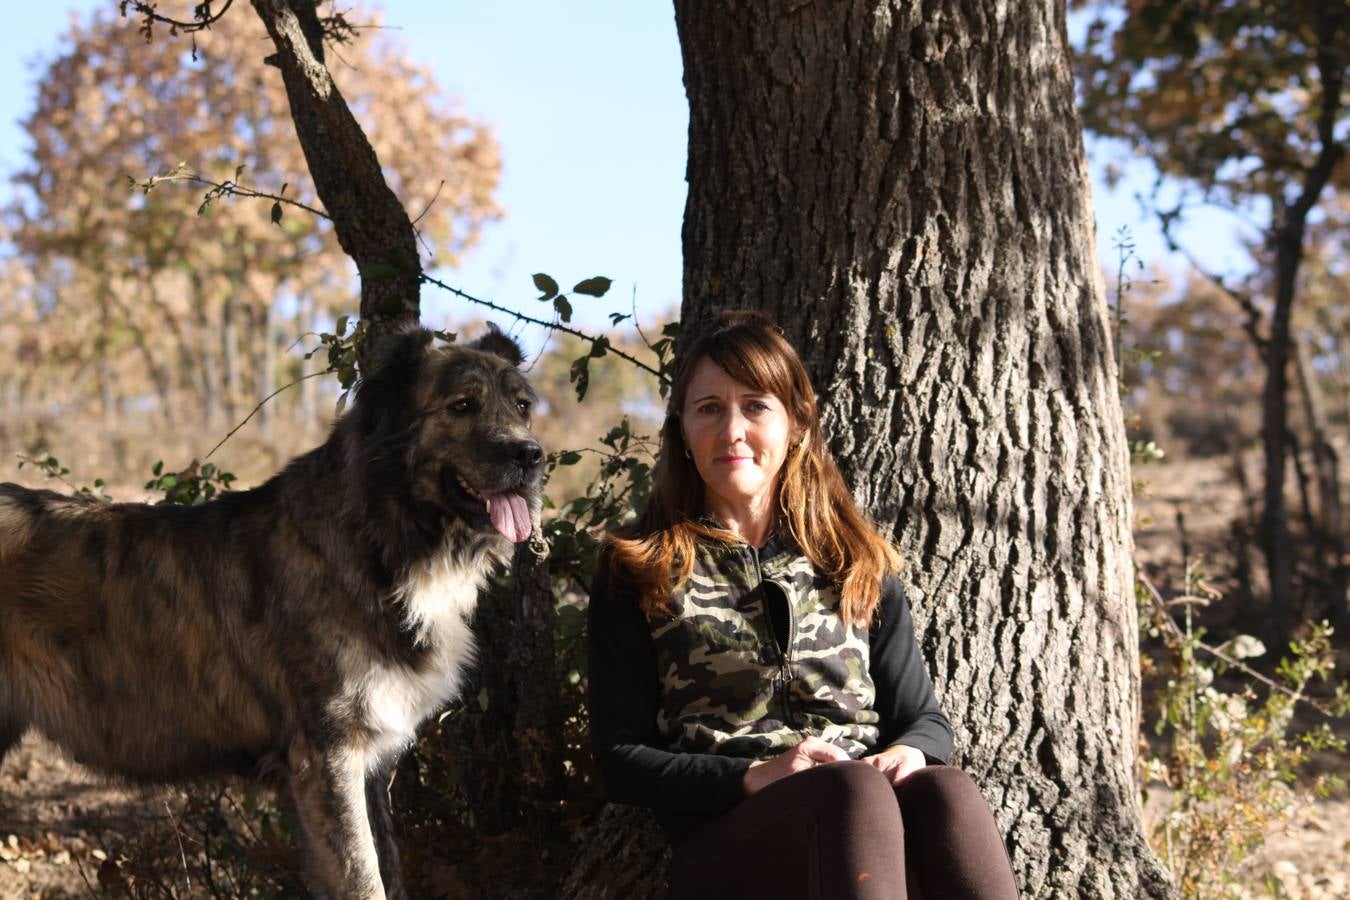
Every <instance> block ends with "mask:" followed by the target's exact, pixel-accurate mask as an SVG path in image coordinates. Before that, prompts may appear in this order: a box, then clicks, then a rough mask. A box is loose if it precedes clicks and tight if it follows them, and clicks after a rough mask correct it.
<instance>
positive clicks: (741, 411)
mask: <svg viewBox="0 0 1350 900" xmlns="http://www.w3.org/2000/svg"><path fill="white" fill-rule="evenodd" d="M680 428H681V431H682V432H683V434H684V442H685V445H686V446H687V447H688V448H689V453H690V455H691V456H693V460H694V466H695V467H696V468H697V469H698V474H699V475H700V476H701V477H702V478H703V483H704V485H706V487H707V496H706V502H707V507H708V512H710V513H712V514H713V515H714V516H716V517H718V518H719V519H721V520H722V521H723V522H724V523H729V522H733V521H734V522H737V523H742V524H743V523H745V522H746V521H747V520H755V519H758V518H759V517H760V516H766V515H767V516H772V513H773V509H774V501H775V500H776V499H777V490H778V473H779V471H780V470H781V469H782V468H783V462H784V461H785V460H786V459H787V454H788V446H789V444H790V442H791V441H792V440H793V438H794V434H793V432H794V431H795V430H796V429H795V428H794V427H793V424H792V417H791V416H790V415H789V414H788V411H787V409H786V408H785V407H784V406H783V401H781V400H780V399H778V397H776V396H775V395H773V394H766V393H762V392H760V391H757V390H754V389H753V388H750V387H747V386H746V385H744V384H742V383H741V382H739V381H737V380H736V379H734V378H732V377H731V376H730V375H728V374H727V373H726V371H725V370H724V369H722V367H721V366H719V365H717V364H716V363H715V362H713V361H712V360H711V359H708V358H707V357H704V358H703V359H701V360H699V361H698V363H697V364H695V366H694V371H693V374H692V376H691V378H690V380H689V389H688V391H687V392H686V394H685V401H684V406H683V408H682V409H681V410H680Z"/></svg>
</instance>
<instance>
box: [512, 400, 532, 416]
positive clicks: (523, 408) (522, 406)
mask: <svg viewBox="0 0 1350 900" xmlns="http://www.w3.org/2000/svg"><path fill="white" fill-rule="evenodd" d="M531 406H532V404H531V403H530V401H528V400H523V399H522V400H517V401H516V409H518V410H520V414H521V415H522V416H528V415H529V414H530V408H531Z"/></svg>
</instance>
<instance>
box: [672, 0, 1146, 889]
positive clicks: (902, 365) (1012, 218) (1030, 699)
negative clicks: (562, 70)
mask: <svg viewBox="0 0 1350 900" xmlns="http://www.w3.org/2000/svg"><path fill="white" fill-rule="evenodd" d="M675 9H676V19H677V22H678V26H679V30H680V40H681V44H682V47H683V52H684V63H685V86H686V89H687V91H688V95H689V105H690V124H689V169H688V180H689V200H688V205H687V207H686V211H685V221H684V259H685V268H684V290H685V299H684V305H683V308H682V316H681V318H682V319H683V321H684V322H685V323H686V327H689V326H691V325H692V324H694V323H696V322H697V321H698V320H699V319H700V318H702V317H703V316H704V315H706V314H707V313H709V312H710V311H712V310H714V309H716V308H719V307H724V306H739V307H752V308H756V309H760V310H764V311H766V312H769V313H770V314H772V315H774V316H775V317H776V318H777V320H778V321H779V322H780V323H781V325H782V327H783V329H784V331H785V332H786V334H787V336H788V337H789V339H790V340H792V342H793V343H794V344H795V345H796V346H797V347H798V348H800V349H801V350H802V352H803V356H804V358H805V360H806V361H807V364H808V367H809V368H810V370H811V372H812V375H813V377H814V378H815V382H816V386H817V389H818V391H819V393H820V397H821V400H822V403H823V407H824V411H825V412H824V415H825V420H826V424H827V428H828V431H829V433H830V434H832V435H833V436H834V437H833V447H834V450H835V452H836V454H837V455H838V458H839V460H840V463H841V465H842V467H843V469H844V471H845V474H846V477H847V478H848V479H849V481H850V483H851V484H853V485H854V486H855V493H856V496H857V497H858V499H859V500H860V501H861V502H862V504H863V505H864V506H865V508H866V509H867V510H868V511H869V512H870V514H871V515H872V516H873V517H874V519H875V520H876V521H877V522H879V523H881V525H882V526H883V527H884V528H886V529H887V530H892V531H893V533H894V535H895V537H896V539H897V541H898V542H899V544H900V546H901V548H902V550H903V552H904V554H905V556H906V557H907V559H908V560H909V562H910V568H909V570H908V578H909V580H910V581H911V584H912V586H913V588H914V591H913V593H912V595H911V596H912V597H913V602H914V606H915V616H916V621H917V623H918V624H919V626H920V627H921V629H922V630H921V635H922V643H923V646H924V650H925V652H926V655H927V657H928V659H929V663H930V670H931V672H932V674H933V677H934V680H935V682H936V684H937V687H938V691H939V693H940V695H941V698H942V702H943V705H944V707H945V708H946V710H947V712H948V714H949V715H950V716H951V718H952V720H953V723H954V724H955V726H956V730H957V745H958V750H957V758H956V760H955V762H956V763H957V764H958V765H960V766H962V767H963V768H965V769H966V770H967V771H968V772H970V773H971V775H973V776H974V777H975V779H976V780H977V781H978V782H979V783H980V784H981V785H982V787H983V789H984V791H985V795H986V796H987V797H988V799H989V802H990V804H991V806H992V807H993V809H994V813H995V815H996V817H997V819H998V822H999V824H1000V826H1001V827H1002V828H1003V829H1004V831H1005V833H1006V835H1007V846H1008V848H1009V851H1010V853H1011V857H1012V861H1013V865H1014V868H1015V870H1016V872H1017V876H1018V880H1019V882H1020V884H1021V886H1022V888H1023V890H1024V891H1025V892H1026V894H1027V895H1028V896H1084V897H1086V896H1092V897H1101V896H1107V897H1135V896H1165V895H1168V894H1169V893H1171V887H1170V885H1169V883H1168V880H1167V877H1166V874H1165V873H1164V871H1163V870H1162V868H1161V867H1160V865H1159V863H1158V861H1157V859H1156V858H1155V856H1154V855H1153V853H1152V852H1151V851H1150V850H1149V848H1148V847H1147V845H1146V844H1145V841H1144V836H1143V829H1142V825H1141V820H1140V809H1139V801H1138V790H1137V788H1136V785H1135V747H1136V742H1137V740H1138V733H1139V722H1138V714H1139V713H1138V689H1139V674H1138V631H1137V628H1136V620H1135V606H1134V593H1133V590H1132V566H1131V551H1132V538H1131V532H1130V525H1131V521H1130V520H1131V505H1130V473H1129V464H1128V458H1127V453H1126V444H1125V434H1124V424H1123V418H1122V414H1121V409H1120V405H1119V401H1118V395H1117V385H1116V373H1115V368H1114V363H1113V360H1112V354H1111V348H1110V343H1109V330H1108V328H1107V323H1106V311H1107V310H1106V304H1105V300H1104V295H1103V290H1102V286H1101V284H1100V281H1099V277H1098V274H1097V271H1098V270H1097V264H1096V257H1095V253H1094V239H1093V222H1092V211H1091V202H1090V196H1089V186H1088V178H1087V170H1086V165H1085V162H1084V155H1083V145H1082V139H1081V134H1080V127H1079V122H1078V117H1077V113H1076V111H1075V109H1074V88H1073V82H1072V77H1071V75H1070V70H1069V60H1068V45H1067V40H1066V37H1065V27H1064V9H1063V5H1062V4H1060V3H1055V2H1049V0H1042V2H1034V3H1018V4H1011V5H1007V4H1000V3H994V2H978V0H965V2H953V3H946V4H939V5H937V6H934V5H933V4H919V3H906V4H894V3H889V2H881V0H851V2H837V3H830V4H817V5H811V4H804V3H783V2H781V0H757V2H739V3H735V4H707V3H702V2H698V0H676V3H675Z"/></svg>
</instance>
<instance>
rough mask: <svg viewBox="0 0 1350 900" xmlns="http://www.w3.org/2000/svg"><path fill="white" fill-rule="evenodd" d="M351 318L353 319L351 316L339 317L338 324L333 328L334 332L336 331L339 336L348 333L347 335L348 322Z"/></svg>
mask: <svg viewBox="0 0 1350 900" xmlns="http://www.w3.org/2000/svg"><path fill="white" fill-rule="evenodd" d="M349 318H351V317H350V316H338V320H337V324H336V325H334V326H333V330H334V331H335V332H337V333H338V334H339V335H342V334H346V333H347V320H348V319H349Z"/></svg>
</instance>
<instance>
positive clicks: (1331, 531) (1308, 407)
mask: <svg viewBox="0 0 1350 900" xmlns="http://www.w3.org/2000/svg"><path fill="white" fill-rule="evenodd" d="M1294 349H1295V352H1294V362H1295V366H1296V371H1297V372H1298V385H1299V396H1300V398H1301V399H1302V401H1303V418H1304V420H1305V421H1306V422H1307V424H1308V434H1309V443H1310V444H1311V445H1312V451H1313V468H1314V470H1315V471H1316V473H1317V535H1318V540H1319V544H1320V546H1319V549H1320V551H1321V556H1322V560H1323V565H1324V566H1325V567H1326V569H1327V571H1328V573H1329V575H1330V579H1331V593H1332V597H1331V605H1332V608H1334V609H1336V610H1337V611H1338V613H1339V612H1340V611H1341V610H1343V609H1345V606H1346V600H1347V574H1350V573H1347V567H1346V565H1345V562H1344V560H1345V530H1344V521H1345V520H1344V518H1343V515H1342V512H1341V471H1340V469H1341V461H1340V457H1339V454H1337V452H1336V447H1335V445H1334V444H1333V443H1332V441H1331V424H1330V422H1328V420H1327V411H1326V401H1325V400H1324V398H1323V396H1322V386H1321V384H1320V383H1319V382H1318V380H1317V373H1316V372H1315V371H1314V370H1313V365H1312V359H1311V356H1310V353H1309V350H1308V342H1307V341H1304V340H1299V341H1297V342H1296V343H1295V347H1294Z"/></svg>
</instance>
